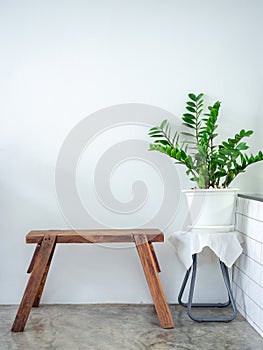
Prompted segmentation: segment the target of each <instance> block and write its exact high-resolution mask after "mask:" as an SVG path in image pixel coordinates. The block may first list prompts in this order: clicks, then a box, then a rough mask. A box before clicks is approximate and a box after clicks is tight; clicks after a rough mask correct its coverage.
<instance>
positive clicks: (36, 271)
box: [11, 235, 56, 332]
mask: <svg viewBox="0 0 263 350" xmlns="http://www.w3.org/2000/svg"><path fill="white" fill-rule="evenodd" d="M55 243H56V237H55V236H48V235H47V236H44V238H43V240H42V243H41V246H40V249H39V251H38V254H37V256H36V257H35V261H34V266H33V269H32V272H31V275H30V277H29V280H28V283H27V286H26V289H25V292H24V295H23V298H22V300H21V303H20V305H19V308H18V311H17V315H16V318H15V321H14V323H13V326H12V329H11V330H12V332H23V331H24V328H25V325H26V322H27V319H28V316H29V313H30V310H31V308H32V306H33V303H34V301H35V299H36V297H37V293H38V291H39V289H40V285H41V281H42V280H43V277H44V273H45V271H46V266H47V264H48V262H49V259H50V256H51V254H52V252H53V248H54V246H55ZM34 255H35V254H34Z"/></svg>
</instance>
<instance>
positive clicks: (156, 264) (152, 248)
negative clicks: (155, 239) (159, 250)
mask: <svg viewBox="0 0 263 350" xmlns="http://www.w3.org/2000/svg"><path fill="white" fill-rule="evenodd" d="M149 246H150V249H151V252H152V256H153V260H154V262H155V266H156V269H157V271H158V272H161V268H160V265H159V261H158V259H157V256H156V254H155V250H154V247H153V244H152V242H149Z"/></svg>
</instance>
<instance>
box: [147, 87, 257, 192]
mask: <svg viewBox="0 0 263 350" xmlns="http://www.w3.org/2000/svg"><path fill="white" fill-rule="evenodd" d="M203 96H204V94H203V93H200V94H198V95H195V94H193V93H190V94H189V95H188V97H189V101H187V102H186V110H187V112H186V113H185V114H183V116H182V123H183V125H184V126H185V127H186V128H187V129H188V131H187V132H177V131H176V132H175V133H174V135H173V136H171V126H170V123H169V121H168V120H167V119H165V120H163V121H162V123H161V125H160V126H155V127H153V128H151V129H150V130H149V136H150V137H151V138H153V139H154V142H153V143H151V144H150V147H149V150H150V151H158V152H161V153H164V154H166V155H168V156H169V157H171V158H173V159H174V160H175V163H176V164H182V165H184V166H185V167H186V174H187V175H189V176H190V179H191V180H192V181H194V182H196V183H197V185H198V187H199V188H210V187H211V188H227V187H229V185H230V184H231V182H232V181H233V180H234V179H235V178H236V177H237V175H238V174H240V173H243V172H245V170H246V168H247V167H248V166H249V165H251V164H254V163H256V162H259V161H262V160H263V153H262V152H261V151H259V152H258V154H257V155H255V156H254V155H252V154H251V155H250V156H248V155H247V154H246V153H245V151H246V150H248V149H249V146H248V145H247V143H246V142H245V141H244V138H246V137H250V136H251V135H252V134H253V131H252V130H244V129H242V130H241V131H240V132H239V133H237V134H235V135H234V136H233V138H228V139H227V140H226V141H223V142H222V143H221V144H219V145H217V144H215V139H216V137H217V136H218V134H217V133H216V129H217V128H218V116H219V110H220V106H221V103H220V102H219V101H217V102H215V103H214V104H213V105H212V106H208V107H207V111H206V113H204V114H203V107H204V100H203Z"/></svg>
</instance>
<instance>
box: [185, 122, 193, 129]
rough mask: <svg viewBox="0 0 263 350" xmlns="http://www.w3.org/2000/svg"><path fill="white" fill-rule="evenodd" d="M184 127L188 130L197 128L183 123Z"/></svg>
mask: <svg viewBox="0 0 263 350" xmlns="http://www.w3.org/2000/svg"><path fill="white" fill-rule="evenodd" d="M183 125H185V126H187V127H188V128H191V129H195V127H194V126H192V125H190V124H187V123H183Z"/></svg>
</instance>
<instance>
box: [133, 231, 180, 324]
mask: <svg viewBox="0 0 263 350" xmlns="http://www.w3.org/2000/svg"><path fill="white" fill-rule="evenodd" d="M134 242H135V244H136V248H137V251H138V254H139V257H140V260H141V263H142V267H143V270H144V274H145V277H146V280H147V283H148V286H149V289H150V292H151V295H152V298H153V302H154V305H155V309H156V312H157V315H158V318H159V321H160V324H161V327H162V328H174V323H173V319H172V316H171V313H170V309H169V307H168V305H167V302H166V298H165V295H164V291H163V288H162V285H161V281H160V279H159V276H158V270H157V267H156V262H155V261H154V258H153V254H152V251H151V248H150V245H149V243H148V240H147V236H146V235H142V234H140V235H138V234H135V235H134ZM156 259H157V258H156Z"/></svg>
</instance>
